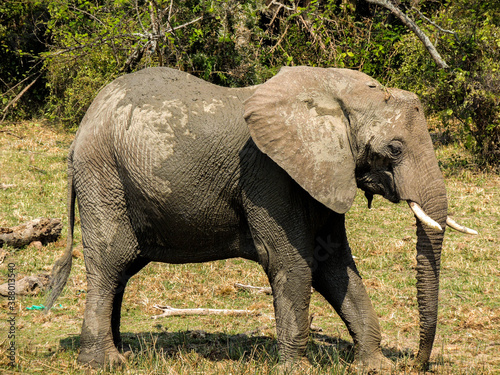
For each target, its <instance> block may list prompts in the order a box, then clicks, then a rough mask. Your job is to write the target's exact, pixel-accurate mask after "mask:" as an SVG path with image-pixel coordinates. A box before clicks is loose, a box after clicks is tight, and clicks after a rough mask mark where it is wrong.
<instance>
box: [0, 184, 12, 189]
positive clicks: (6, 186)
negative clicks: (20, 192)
mask: <svg viewBox="0 0 500 375" xmlns="http://www.w3.org/2000/svg"><path fill="white" fill-rule="evenodd" d="M14 187H16V185H14V184H0V189H2V190H7V189H10V188H14Z"/></svg>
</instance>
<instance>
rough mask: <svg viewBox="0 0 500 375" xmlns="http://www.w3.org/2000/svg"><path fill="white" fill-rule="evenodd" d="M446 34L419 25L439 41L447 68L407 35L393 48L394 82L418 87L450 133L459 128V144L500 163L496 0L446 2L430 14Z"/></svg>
mask: <svg viewBox="0 0 500 375" xmlns="http://www.w3.org/2000/svg"><path fill="white" fill-rule="evenodd" d="M433 21H434V22H435V23H436V24H439V25H441V27H442V28H443V29H446V30H453V33H444V32H443V31H441V30H439V29H437V28H435V27H433V26H432V25H431V24H429V23H427V24H424V25H422V26H423V27H425V28H426V32H427V33H428V34H429V35H432V36H433V37H434V38H435V40H436V41H437V42H436V44H437V45H438V47H439V49H440V51H441V53H442V54H443V56H444V59H445V60H446V61H447V62H448V64H449V65H450V66H451V69H450V70H448V71H439V70H436V69H434V67H433V63H432V62H431V60H430V59H429V58H428V57H427V54H426V52H425V51H424V49H423V48H422V46H421V44H420V43H419V41H418V40H417V39H416V38H415V37H414V36H413V35H412V34H408V35H406V36H405V37H404V38H403V39H402V40H401V41H400V42H399V44H398V46H397V48H398V49H399V50H402V51H404V53H402V54H401V61H402V63H401V65H400V67H398V69H397V70H395V73H396V74H395V75H394V76H393V81H392V83H394V84H396V85H398V86H400V87H402V88H405V89H408V90H411V91H415V92H417V93H418V94H419V95H420V96H421V98H422V99H423V101H424V102H425V104H426V106H427V108H428V110H429V112H430V113H436V114H438V115H439V117H440V119H441V120H442V122H443V124H444V127H445V129H446V131H447V132H448V133H450V132H455V133H457V132H458V133H459V135H460V136H461V140H462V142H463V144H464V145H465V146H466V147H467V148H469V149H471V150H473V151H475V152H476V153H477V154H479V155H480V156H481V157H482V159H483V161H486V162H491V163H494V164H497V165H498V164H499V162H500V111H499V108H500V3H497V2H483V1H479V0H476V1H465V0H460V1H448V2H447V7H446V9H442V10H439V11H438V12H436V13H435V14H434V15H433Z"/></svg>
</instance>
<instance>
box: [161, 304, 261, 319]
mask: <svg viewBox="0 0 500 375" xmlns="http://www.w3.org/2000/svg"><path fill="white" fill-rule="evenodd" d="M153 307H154V308H155V309H159V310H163V314H160V315H154V316H152V317H151V319H158V318H163V317H167V316H187V315H254V316H259V315H261V313H260V312H258V311H255V310H228V309H203V308H198V309H176V308H174V307H171V306H158V305H154V306H153Z"/></svg>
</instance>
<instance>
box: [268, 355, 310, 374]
mask: <svg viewBox="0 0 500 375" xmlns="http://www.w3.org/2000/svg"><path fill="white" fill-rule="evenodd" d="M310 369H311V362H310V361H309V360H308V359H307V358H305V357H302V358H299V359H296V360H288V361H281V362H280V363H279V364H278V366H277V368H276V370H277V373H278V374H280V375H301V374H306V373H308V372H309V370H310Z"/></svg>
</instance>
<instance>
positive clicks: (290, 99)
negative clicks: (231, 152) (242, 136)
mask: <svg viewBox="0 0 500 375" xmlns="http://www.w3.org/2000/svg"><path fill="white" fill-rule="evenodd" d="M337 74H338V75H340V73H337V72H336V71H335V70H334V69H321V68H308V67H294V68H282V69H281V70H280V72H279V73H278V74H277V75H276V76H275V77H273V78H271V79H270V80H269V81H267V82H266V83H264V84H262V85H260V86H259V87H258V88H257V90H256V91H255V93H254V94H253V95H252V96H251V97H250V98H248V99H247V101H246V102H245V114H244V117H245V121H246V122H247V125H248V127H249V129H250V134H251V136H252V139H253V141H254V142H255V144H256V145H257V147H258V148H259V149H260V150H261V151H262V152H263V153H265V154H267V155H268V156H269V157H270V158H271V159H272V160H273V161H274V162H275V163H277V164H278V165H279V166H280V167H281V168H283V169H284V170H285V171H286V172H287V173H288V174H289V175H290V176H291V177H292V178H293V179H294V180H295V181H296V182H297V183H298V184H299V185H300V186H301V187H302V188H304V189H305V190H306V191H307V192H308V193H309V194H310V195H311V196H312V197H313V198H315V199H316V200H318V201H319V202H321V203H323V204H324V205H325V206H327V207H329V208H330V209H332V210H333V211H335V212H338V213H345V212H347V211H348V210H349V208H350V207H351V205H352V202H353V200H354V197H355V195H356V179H355V174H354V170H355V161H354V156H353V154H352V151H351V147H350V142H349V135H348V129H349V122H348V119H347V117H346V115H345V114H344V111H343V108H342V102H341V100H340V99H339V97H338V95H337V93H338V92H340V91H342V90H345V89H346V86H347V83H346V81H345V80H343V79H342V77H341V76H336V75H337Z"/></svg>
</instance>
